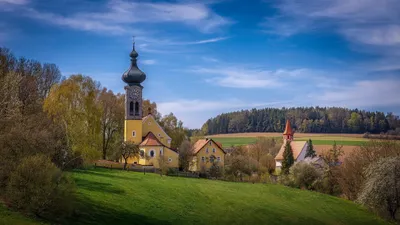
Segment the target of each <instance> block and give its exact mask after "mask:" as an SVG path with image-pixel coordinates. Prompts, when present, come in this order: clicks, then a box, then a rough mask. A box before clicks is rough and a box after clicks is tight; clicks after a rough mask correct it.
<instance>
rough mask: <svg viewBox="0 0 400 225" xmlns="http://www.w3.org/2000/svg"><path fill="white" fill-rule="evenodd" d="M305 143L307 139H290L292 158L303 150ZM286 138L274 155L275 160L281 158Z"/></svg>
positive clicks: (295, 157)
mask: <svg viewBox="0 0 400 225" xmlns="http://www.w3.org/2000/svg"><path fill="white" fill-rule="evenodd" d="M306 144H307V141H291V142H290V146H291V147H292V151H293V157H294V160H296V159H297V157H299V155H300V153H301V151H302V150H303V148H304V146H305V145H306ZM285 145H286V140H285V141H284V142H283V144H282V146H281V149H280V150H279V152H278V154H277V155H276V157H275V159H276V160H283V152H284V151H285Z"/></svg>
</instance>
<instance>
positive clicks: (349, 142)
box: [212, 137, 368, 147]
mask: <svg viewBox="0 0 400 225" xmlns="http://www.w3.org/2000/svg"><path fill="white" fill-rule="evenodd" d="M270 138H279V139H280V138H281V137H270ZM212 139H213V140H215V141H217V142H220V143H222V145H223V147H231V146H239V145H248V144H253V143H255V142H256V141H257V138H256V137H213V138H212ZM309 139H310V138H296V139H295V141H308V140H309ZM311 140H312V142H313V144H314V145H333V142H334V141H336V144H338V145H345V146H360V145H362V144H364V143H365V142H366V141H368V139H355V138H342V137H337V138H336V139H335V138H333V137H311Z"/></svg>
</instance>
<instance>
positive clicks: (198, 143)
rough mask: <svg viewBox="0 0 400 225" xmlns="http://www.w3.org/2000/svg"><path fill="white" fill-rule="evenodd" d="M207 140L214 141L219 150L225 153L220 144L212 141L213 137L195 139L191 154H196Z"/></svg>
mask: <svg viewBox="0 0 400 225" xmlns="http://www.w3.org/2000/svg"><path fill="white" fill-rule="evenodd" d="M209 141H212V142H214V143H215V144H216V145H217V146H218V147H219V148H220V149H221V150H222V152H223V153H226V152H225V150H224V149H223V148H222V144H221V143H218V142H216V141H214V140H213V139H208V138H206V139H200V140H198V141H196V143H194V145H193V154H197V153H198V152H199V151H200V150H201V149H202V148H203V147H204V146H205V145H206V144H207V143H208V142H209Z"/></svg>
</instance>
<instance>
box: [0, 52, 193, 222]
mask: <svg viewBox="0 0 400 225" xmlns="http://www.w3.org/2000/svg"><path fill="white" fill-rule="evenodd" d="M116 79H118V78H116ZM124 97H125V96H124V95H123V94H119V93H113V92H112V91H111V90H108V89H107V88H105V87H102V86H101V84H100V83H99V82H97V81H95V80H93V79H92V78H91V77H89V76H84V75H81V74H74V75H71V76H69V77H67V78H66V77H63V76H62V75H61V72H60V70H59V69H58V67H57V65H55V64H49V63H41V62H38V61H36V60H30V59H26V58H23V57H21V58H17V57H15V56H14V55H13V54H12V52H11V51H10V50H8V49H6V48H0V155H1V156H2V157H0V199H3V200H5V201H6V202H7V203H8V204H9V205H10V206H11V207H12V208H14V209H17V210H20V211H22V212H24V213H27V214H33V215H34V216H37V217H40V218H46V219H52V220H57V219H61V218H62V217H64V216H68V215H71V213H73V197H74V190H75V186H74V182H73V180H72V179H71V178H70V177H69V176H68V173H65V171H68V170H70V169H74V168H78V167H84V166H86V165H91V164H92V163H93V161H95V160H98V159H108V160H118V159H121V157H122V154H123V153H124V152H126V151H127V150H126V149H130V148H128V147H129V146H128V147H126V146H125V145H124V144H123V129H124V112H125V111H124V107H125V105H124ZM143 109H144V110H143V111H144V112H143V115H144V116H146V115H147V114H148V113H152V114H153V115H154V116H155V118H156V120H157V121H158V122H159V123H160V125H161V126H162V127H163V128H164V129H165V131H166V132H167V133H168V135H169V136H170V137H171V138H173V142H172V143H171V144H172V147H173V148H177V147H178V146H179V145H180V144H181V142H182V141H183V140H184V139H185V138H187V130H186V129H185V128H184V127H183V123H182V121H180V120H178V119H177V118H176V117H175V115H173V114H172V113H170V114H168V115H165V116H163V115H161V114H160V113H159V112H157V105H156V103H154V102H152V101H150V100H148V99H147V100H144V101H143ZM136 147H137V146H136Z"/></svg>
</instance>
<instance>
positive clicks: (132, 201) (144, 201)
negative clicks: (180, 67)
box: [0, 168, 387, 225]
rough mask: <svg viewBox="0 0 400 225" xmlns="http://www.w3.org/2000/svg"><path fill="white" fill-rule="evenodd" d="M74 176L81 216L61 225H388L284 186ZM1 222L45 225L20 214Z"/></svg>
mask: <svg viewBox="0 0 400 225" xmlns="http://www.w3.org/2000/svg"><path fill="white" fill-rule="evenodd" d="M71 175H72V177H73V178H74V179H75V182H76V184H77V187H78V188H77V191H78V194H77V201H76V206H77V210H76V214H75V215H74V217H73V218H70V219H67V220H64V221H62V222H61V223H60V224H78V225H79V224H100V225H101V224H387V223H386V222H385V221H383V220H382V219H380V218H378V217H377V216H375V215H374V214H372V213H370V212H368V211H367V210H366V209H365V208H363V207H361V206H359V205H356V204H355V203H353V202H350V201H347V200H343V199H340V198H336V197H332V196H329V195H324V194H320V193H316V192H310V191H304V190H299V189H292V188H289V187H285V186H281V185H273V184H251V183H234V182H225V181H215V180H206V179H195V178H182V177H166V176H163V177H161V176H160V175H158V174H151V173H147V174H146V175H144V174H143V173H139V172H126V171H121V170H111V169H104V168H97V169H90V170H75V171H74V172H72V173H71ZM7 213H8V214H10V213H9V212H7V211H5V209H4V208H0V216H3V215H5V214H7ZM0 222H3V224H10V225H12V224H40V223H39V222H32V220H29V219H26V218H23V217H22V216H20V215H18V214H16V213H11V215H10V216H8V217H6V218H5V219H4V218H3V219H0Z"/></svg>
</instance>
